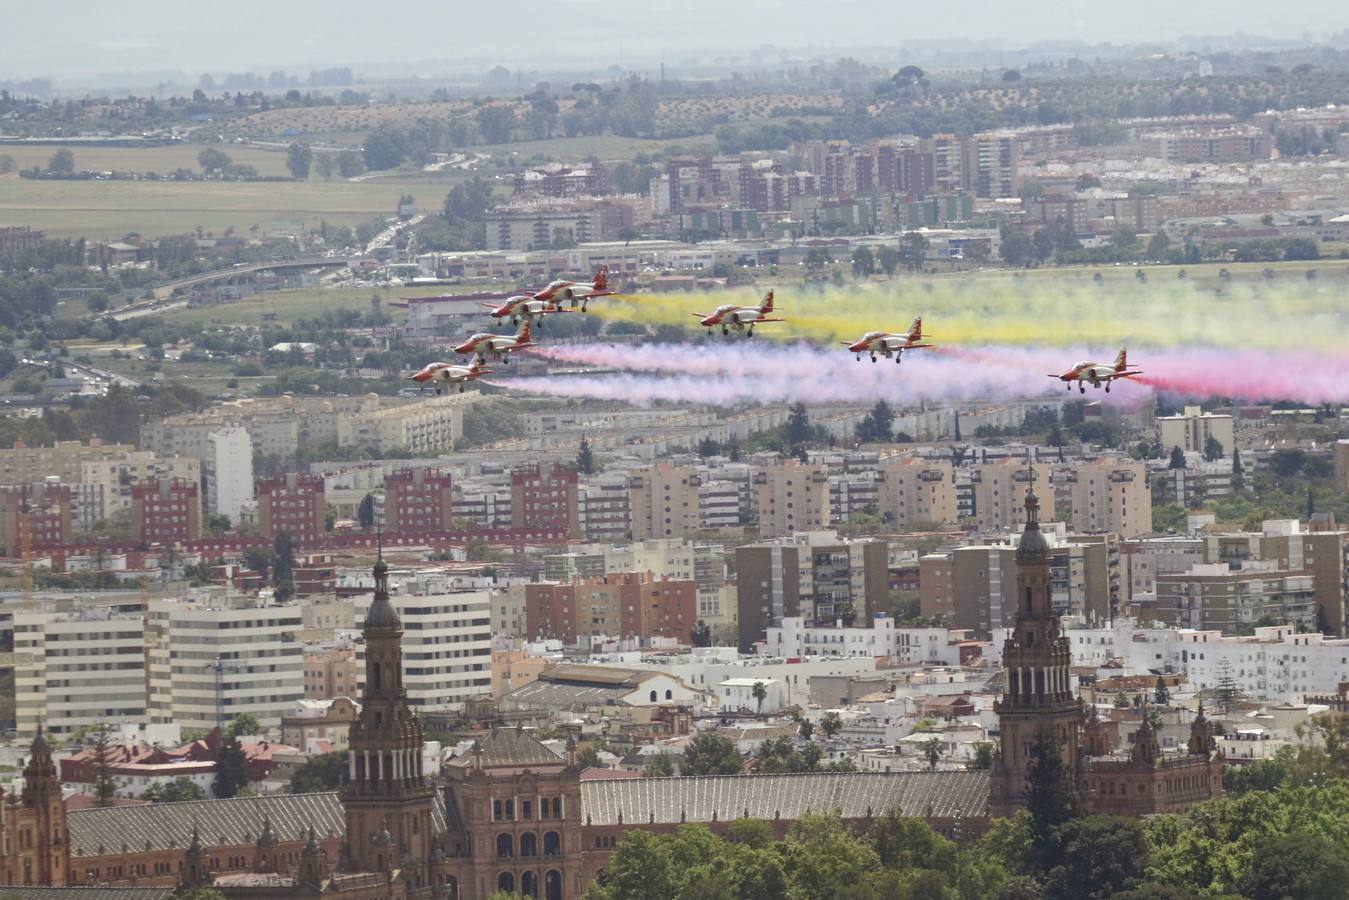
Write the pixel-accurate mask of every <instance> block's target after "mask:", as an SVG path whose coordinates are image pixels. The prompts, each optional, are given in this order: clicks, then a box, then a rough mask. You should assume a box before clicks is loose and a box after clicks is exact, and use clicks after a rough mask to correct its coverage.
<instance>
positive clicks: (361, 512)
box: [356, 493, 375, 531]
mask: <svg viewBox="0 0 1349 900" xmlns="http://www.w3.org/2000/svg"><path fill="white" fill-rule="evenodd" d="M356 521H357V522H359V523H360V524H361V527H362V528H364V529H365V530H366V531H369V530H370V529H371V528H374V527H375V495H374V494H373V493H367V494H366V495H365V496H364V497H362V498H361V503H360V505H359V506H358V507H356Z"/></svg>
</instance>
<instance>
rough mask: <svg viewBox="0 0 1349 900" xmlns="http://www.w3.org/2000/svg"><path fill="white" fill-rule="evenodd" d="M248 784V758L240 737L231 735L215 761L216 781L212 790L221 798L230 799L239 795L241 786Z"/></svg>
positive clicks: (212, 785)
mask: <svg viewBox="0 0 1349 900" xmlns="http://www.w3.org/2000/svg"><path fill="white" fill-rule="evenodd" d="M247 784H248V759H247V757H246V756H244V750H243V747H241V746H239V739H238V738H236V737H230V738H227V739H226V740H225V742H224V743H223V744H221V746H220V753H219V755H218V756H217V757H216V761H215V781H214V782H213V783H212V784H211V792H212V793H213V794H215V795H216V798H217V799H219V800H228V799H229V798H230V797H235V796H238V794H239V791H240V789H241V788H243V787H245V786H246V785H247Z"/></svg>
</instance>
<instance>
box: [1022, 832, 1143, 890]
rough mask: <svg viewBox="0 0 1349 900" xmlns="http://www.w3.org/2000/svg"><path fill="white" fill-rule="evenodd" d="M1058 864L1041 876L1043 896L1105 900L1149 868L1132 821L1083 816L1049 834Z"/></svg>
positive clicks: (1139, 834) (1129, 886)
mask: <svg viewBox="0 0 1349 900" xmlns="http://www.w3.org/2000/svg"><path fill="white" fill-rule="evenodd" d="M1054 842H1055V843H1056V844H1057V848H1056V856H1057V857H1058V860H1059V862H1058V863H1057V864H1056V865H1055V866H1054V867H1053V868H1051V869H1050V870H1049V871H1048V872H1047V873H1046V875H1045V893H1044V896H1045V900H1110V898H1112V897H1115V896H1116V895H1117V894H1118V893H1119V892H1120V891H1126V890H1129V889H1130V888H1132V887H1134V886H1136V885H1137V884H1138V883H1139V881H1141V880H1142V873H1143V872H1144V871H1145V870H1146V869H1147V866H1148V842H1147V838H1146V836H1145V835H1144V833H1143V826H1142V825H1141V824H1140V823H1139V821H1138V820H1137V819H1128V818H1124V817H1122V816H1087V817H1085V818H1081V819H1075V820H1073V821H1069V822H1065V823H1064V824H1062V825H1060V826H1059V827H1058V828H1057V829H1056V830H1055V833H1054Z"/></svg>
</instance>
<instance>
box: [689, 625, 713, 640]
mask: <svg viewBox="0 0 1349 900" xmlns="http://www.w3.org/2000/svg"><path fill="white" fill-rule="evenodd" d="M689 643H691V644H692V645H693V646H695V647H711V646H712V626H711V625H708V624H707V623H706V622H704V621H703V620H702V619H699V620H698V622H697V624H696V625H694V626H693V627H692V628H690V629H689Z"/></svg>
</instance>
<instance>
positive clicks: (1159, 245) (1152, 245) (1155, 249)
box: [1144, 231, 1171, 260]
mask: <svg viewBox="0 0 1349 900" xmlns="http://www.w3.org/2000/svg"><path fill="white" fill-rule="evenodd" d="M1170 254H1171V239H1170V238H1168V237H1167V236H1166V232H1165V231H1156V232H1153V235H1152V238H1151V240H1149V241H1148V249H1147V251H1146V253H1145V254H1144V255H1145V256H1147V258H1148V259H1156V260H1164V259H1166V258H1167V257H1169V256H1170Z"/></svg>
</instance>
